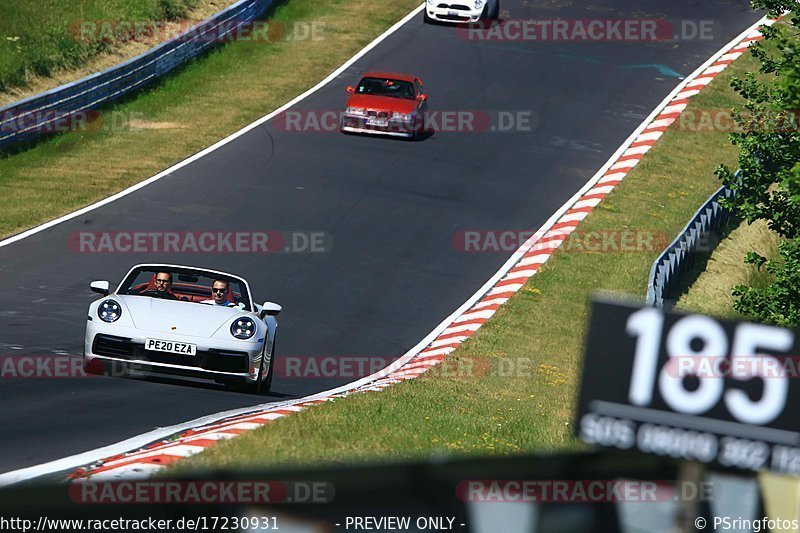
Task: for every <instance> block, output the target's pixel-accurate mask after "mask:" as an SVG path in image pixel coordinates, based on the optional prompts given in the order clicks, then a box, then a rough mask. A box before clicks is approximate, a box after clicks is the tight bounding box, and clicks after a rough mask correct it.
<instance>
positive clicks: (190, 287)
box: [117, 265, 252, 311]
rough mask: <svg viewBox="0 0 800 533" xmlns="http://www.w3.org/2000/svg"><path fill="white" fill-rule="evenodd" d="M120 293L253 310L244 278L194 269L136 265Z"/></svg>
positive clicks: (119, 290) (118, 291)
mask: <svg viewBox="0 0 800 533" xmlns="http://www.w3.org/2000/svg"><path fill="white" fill-rule="evenodd" d="M117 294H126V295H132V296H147V297H150V298H161V299H164V300H178V301H182V302H192V303H197V304H204V305H220V306H225V307H239V308H240V309H245V310H247V311H251V310H252V309H251V307H250V294H249V293H248V292H247V285H246V284H245V283H244V281H243V280H241V279H239V278H234V277H232V276H225V275H221V274H217V273H214V272H208V271H206V270H198V269H192V268H175V267H163V266H157V265H156V266H143V267H139V268H136V269H134V270H133V271H131V273H130V274H128V276H127V277H126V278H125V279H124V280H123V281H122V283H121V284H120V286H119V289H117Z"/></svg>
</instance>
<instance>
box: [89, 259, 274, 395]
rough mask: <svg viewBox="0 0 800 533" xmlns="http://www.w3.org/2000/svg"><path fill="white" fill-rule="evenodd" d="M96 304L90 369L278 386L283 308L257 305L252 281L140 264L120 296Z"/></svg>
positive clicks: (106, 293) (102, 284)
mask: <svg viewBox="0 0 800 533" xmlns="http://www.w3.org/2000/svg"><path fill="white" fill-rule="evenodd" d="M91 289H92V291H94V292H97V293H99V294H102V295H103V297H102V298H100V299H99V300H96V301H94V302H92V304H91V305H90V306H89V316H88V317H87V322H86V338H85V342H84V367H85V368H86V371H87V372H89V373H94V374H97V373H102V372H103V371H104V370H105V369H107V368H108V367H109V366H110V365H111V366H114V367H115V368H118V367H119V366H122V367H123V368H135V369H140V370H144V371H148V372H155V373H166V374H175V375H181V376H188V377H195V378H203V379H211V380H214V381H217V382H220V383H227V384H232V385H236V386H238V387H239V388H240V389H243V390H245V391H247V392H250V393H254V394H266V393H267V392H269V390H270V387H271V385H272V369H273V366H274V364H273V363H274V357H275V331H276V329H277V327H278V322H277V320H276V318H275V317H276V316H277V315H278V313H280V312H281V306H280V305H278V304H276V303H272V302H264V304H262V305H256V304H254V303H253V300H252V296H251V293H250V287H249V285H248V284H247V281H245V280H244V279H242V278H240V277H238V276H234V275H232V274H227V273H225V272H217V271H214V270H207V269H202V268H194V267H187V266H178V265H161V264H144V265H136V266H135V267H133V268H132V269H131V270H130V271H129V272H128V273H127V274H126V275H125V278H124V279H123V280H122V283H120V284H119V287H117V290H116V291H114V292H113V293H112V292H110V290H109V283H108V281H94V282H92V284H91Z"/></svg>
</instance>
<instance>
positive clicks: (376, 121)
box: [367, 118, 389, 128]
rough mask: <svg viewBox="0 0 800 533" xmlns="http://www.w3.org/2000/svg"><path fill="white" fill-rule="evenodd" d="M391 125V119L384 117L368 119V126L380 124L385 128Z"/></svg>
mask: <svg viewBox="0 0 800 533" xmlns="http://www.w3.org/2000/svg"><path fill="white" fill-rule="evenodd" d="M388 125H389V121H388V120H386V119H382V118H368V119H367V126H378V127H381V128H385V127H387V126H388Z"/></svg>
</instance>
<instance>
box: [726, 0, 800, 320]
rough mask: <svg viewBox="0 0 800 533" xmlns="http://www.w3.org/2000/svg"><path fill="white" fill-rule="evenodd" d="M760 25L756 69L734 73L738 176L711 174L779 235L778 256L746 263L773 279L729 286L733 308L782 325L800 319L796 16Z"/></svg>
mask: <svg viewBox="0 0 800 533" xmlns="http://www.w3.org/2000/svg"><path fill="white" fill-rule="evenodd" d="M751 4H752V5H753V7H755V8H758V9H766V10H767V11H768V12H769V13H770V14H771V15H772V16H778V15H780V14H781V13H783V12H784V11H787V10H788V9H790V8H791V7H793V6H794V5H795V2H794V1H792V0H752V2H751ZM784 21H785V22H786V23H785V24H780V25H775V26H773V27H771V28H765V29H764V35H765V42H766V45H764V44H760V43H759V44H758V45H756V46H755V47H754V50H753V53H754V55H755V56H756V57H757V58H758V59H759V61H760V63H761V65H760V70H761V73H762V75H766V76H767V77H766V81H764V80H763V79H759V78H757V77H756V76H755V75H748V76H746V77H745V78H744V79H741V78H734V79H733V81H732V83H731V84H732V86H733V88H734V89H735V90H736V91H737V92H739V93H740V94H741V95H742V96H744V98H745V100H746V103H745V105H744V107H743V108H742V109H738V110H737V112H736V113H737V124H738V125H739V126H740V127H741V131H740V132H736V133H732V134H731V142H733V144H735V145H737V146H738V147H739V168H740V170H741V173H740V177H739V178H738V179H737V178H736V177H735V176H734V173H733V172H732V171H731V169H730V168H728V167H727V166H725V165H720V166H719V167H718V169H717V175H718V176H719V177H720V178H721V179H722V180H723V182H724V183H725V185H727V186H728V187H729V188H731V189H733V190H735V191H736V192H737V193H738V194H737V196H736V197H735V198H734V199H732V200H729V201H728V202H726V205H727V206H728V207H730V208H731V209H733V210H734V211H735V212H737V213H738V214H739V215H740V216H742V217H743V218H744V219H745V220H747V221H748V222H749V223H752V222H754V221H756V220H765V221H766V222H767V225H768V227H769V228H770V229H771V230H772V231H775V232H776V233H777V234H778V235H779V236H780V237H781V238H782V242H781V244H780V246H779V257H778V258H776V259H772V260H770V259H768V258H766V257H763V256H761V255H759V254H757V253H755V252H751V253H749V254H747V257H746V258H745V262H746V263H749V264H751V265H754V266H755V267H756V268H758V269H761V268H764V269H766V272H767V273H768V274H770V275H771V276H772V278H773V281H772V282H771V283H769V284H767V286H765V287H749V286H745V285H739V286H737V287H734V289H733V295H734V296H735V297H736V301H735V303H734V307H735V308H736V310H737V311H739V312H741V313H744V314H746V315H750V316H753V317H755V318H757V319H760V320H762V321H765V322H770V323H775V324H780V325H782V326H790V327H794V326H798V325H800V291H798V288H800V283H798V282H800V129H798V117H800V50H799V47H800V32H799V31H798V27H800V17H798V15H796V14H792V15H790V16H788V17H785V19H784Z"/></svg>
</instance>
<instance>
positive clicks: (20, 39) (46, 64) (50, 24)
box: [0, 0, 197, 91]
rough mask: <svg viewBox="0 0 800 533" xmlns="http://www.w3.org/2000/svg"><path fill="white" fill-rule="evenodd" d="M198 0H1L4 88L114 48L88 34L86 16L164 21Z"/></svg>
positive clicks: (0, 49) (0, 66)
mask: <svg viewBox="0 0 800 533" xmlns="http://www.w3.org/2000/svg"><path fill="white" fill-rule="evenodd" d="M196 4H197V0H136V1H135V2H131V1H130V0H36V1H34V2H29V1H12V2H0V91H6V90H8V89H9V88H10V87H24V86H25V84H26V79H27V77H28V76H29V75H31V74H34V75H38V76H49V75H50V74H51V73H52V72H53V71H54V70H56V69H61V68H74V67H78V66H80V65H82V64H83V63H84V62H86V60H87V59H89V58H91V57H93V56H95V55H97V54H99V53H102V52H107V51H109V50H112V49H113V48H114V47H115V45H116V44H118V43H115V42H109V41H110V39H95V38H91V39H90V38H83V37H81V34H80V33H79V32H77V28H78V24H79V23H80V22H81V21H117V20H127V21H133V20H135V21H141V22H148V21H162V20H178V19H181V18H183V17H185V16H186V14H187V13H188V12H189V10H190V9H192V8H193V7H194V6H195V5H196Z"/></svg>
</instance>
